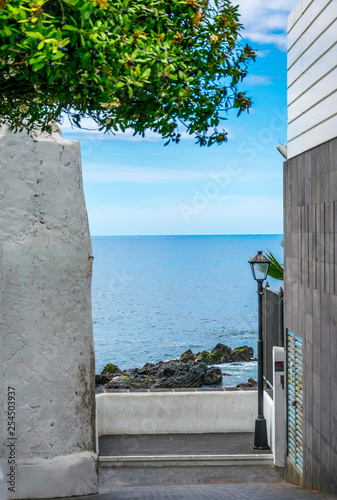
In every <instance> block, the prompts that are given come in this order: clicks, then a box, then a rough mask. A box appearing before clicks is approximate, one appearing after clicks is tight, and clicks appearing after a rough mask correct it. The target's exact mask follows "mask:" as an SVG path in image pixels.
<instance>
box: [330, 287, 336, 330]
mask: <svg viewBox="0 0 337 500" xmlns="http://www.w3.org/2000/svg"><path fill="white" fill-rule="evenodd" d="M330 322H331V323H332V324H333V326H336V327H337V296H336V295H330Z"/></svg>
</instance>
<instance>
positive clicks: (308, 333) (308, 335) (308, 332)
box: [305, 314, 312, 344]
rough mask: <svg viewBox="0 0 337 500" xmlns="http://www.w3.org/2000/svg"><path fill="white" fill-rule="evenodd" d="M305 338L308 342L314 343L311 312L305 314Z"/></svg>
mask: <svg viewBox="0 0 337 500" xmlns="http://www.w3.org/2000/svg"><path fill="white" fill-rule="evenodd" d="M305 339H306V342H310V344H312V316H311V314H306V316H305Z"/></svg>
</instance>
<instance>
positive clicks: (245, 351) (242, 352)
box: [230, 345, 254, 361]
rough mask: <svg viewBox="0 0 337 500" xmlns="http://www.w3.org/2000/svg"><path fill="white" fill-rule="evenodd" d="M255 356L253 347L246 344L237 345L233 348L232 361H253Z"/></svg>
mask: <svg viewBox="0 0 337 500" xmlns="http://www.w3.org/2000/svg"><path fill="white" fill-rule="evenodd" d="M253 356H254V351H253V348H252V347H248V346H246V345H244V346H242V347H236V348H235V349H233V351H232V354H231V358H230V360H231V361H251V360H252V357H253Z"/></svg>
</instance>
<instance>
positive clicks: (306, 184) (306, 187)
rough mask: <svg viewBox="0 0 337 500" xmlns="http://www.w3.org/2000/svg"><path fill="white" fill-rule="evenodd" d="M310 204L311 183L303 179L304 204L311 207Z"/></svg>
mask: <svg viewBox="0 0 337 500" xmlns="http://www.w3.org/2000/svg"><path fill="white" fill-rule="evenodd" d="M311 202H312V183H311V179H310V178H308V177H305V180H304V203H305V205H311Z"/></svg>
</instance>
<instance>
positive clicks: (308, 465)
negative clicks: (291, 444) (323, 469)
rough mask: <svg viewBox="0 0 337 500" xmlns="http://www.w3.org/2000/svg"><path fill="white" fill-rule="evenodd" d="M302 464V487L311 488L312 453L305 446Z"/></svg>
mask: <svg viewBox="0 0 337 500" xmlns="http://www.w3.org/2000/svg"><path fill="white" fill-rule="evenodd" d="M304 464H305V468H304V470H305V473H304V478H305V480H304V486H305V487H306V488H312V452H311V450H310V449H309V448H308V447H307V446H305V448H304Z"/></svg>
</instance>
